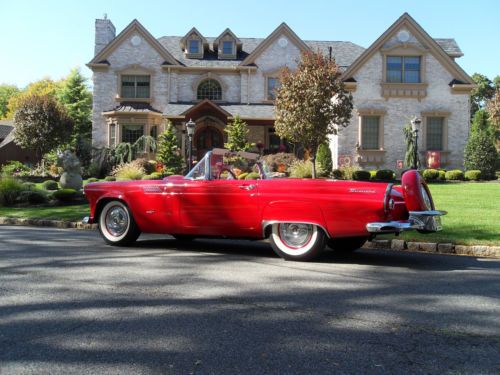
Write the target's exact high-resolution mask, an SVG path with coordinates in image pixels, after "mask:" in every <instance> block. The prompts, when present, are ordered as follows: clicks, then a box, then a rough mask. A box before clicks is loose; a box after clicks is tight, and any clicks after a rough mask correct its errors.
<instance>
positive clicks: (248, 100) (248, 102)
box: [247, 68, 250, 104]
mask: <svg viewBox="0 0 500 375" xmlns="http://www.w3.org/2000/svg"><path fill="white" fill-rule="evenodd" d="M247 104H250V68H248V70H247Z"/></svg>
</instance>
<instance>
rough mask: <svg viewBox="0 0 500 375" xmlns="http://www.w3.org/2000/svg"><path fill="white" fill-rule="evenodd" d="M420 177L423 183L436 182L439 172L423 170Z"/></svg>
mask: <svg viewBox="0 0 500 375" xmlns="http://www.w3.org/2000/svg"><path fill="white" fill-rule="evenodd" d="M422 177H423V178H424V180H425V181H436V180H437V179H438V178H439V171H438V170H437V169H424V171H423V172H422Z"/></svg>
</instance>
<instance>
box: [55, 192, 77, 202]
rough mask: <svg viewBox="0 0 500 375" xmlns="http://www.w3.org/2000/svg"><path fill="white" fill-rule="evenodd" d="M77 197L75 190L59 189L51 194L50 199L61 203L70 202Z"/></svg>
mask: <svg viewBox="0 0 500 375" xmlns="http://www.w3.org/2000/svg"><path fill="white" fill-rule="evenodd" d="M77 197H78V192H77V191H76V190H75V189H61V190H57V191H54V192H53V193H52V198H54V199H57V200H58V201H61V202H71V201H72V200H74V199H75V198H77Z"/></svg>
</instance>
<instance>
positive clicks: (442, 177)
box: [438, 169, 446, 181]
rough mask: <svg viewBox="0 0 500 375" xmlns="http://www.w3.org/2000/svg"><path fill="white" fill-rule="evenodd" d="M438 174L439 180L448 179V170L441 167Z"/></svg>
mask: <svg viewBox="0 0 500 375" xmlns="http://www.w3.org/2000/svg"><path fill="white" fill-rule="evenodd" d="M438 172H439V175H438V180H439V181H445V180H446V171H445V170H444V169H440V170H439V171H438Z"/></svg>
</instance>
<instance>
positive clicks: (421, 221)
mask: <svg viewBox="0 0 500 375" xmlns="http://www.w3.org/2000/svg"><path fill="white" fill-rule="evenodd" d="M446 214H447V212H446V211H438V210H430V211H410V217H409V219H408V220H401V221H386V222H374V223H368V224H366V230H367V231H368V232H370V233H399V232H403V231H405V230H421V231H426V232H438V231H440V230H441V229H443V227H442V226H441V216H443V215H446Z"/></svg>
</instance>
